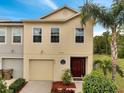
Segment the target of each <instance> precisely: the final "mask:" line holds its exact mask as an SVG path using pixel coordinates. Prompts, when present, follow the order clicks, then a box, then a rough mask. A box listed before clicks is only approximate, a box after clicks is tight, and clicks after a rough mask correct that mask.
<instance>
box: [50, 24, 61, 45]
mask: <svg viewBox="0 0 124 93" xmlns="http://www.w3.org/2000/svg"><path fill="white" fill-rule="evenodd" d="M53 28H58V29H59V41H58V42H52V38H51V37H52V29H53ZM60 30H61V29H60V27H57V26H53V27H51V28H50V43H52V44H59V43H60V32H61V31H60Z"/></svg>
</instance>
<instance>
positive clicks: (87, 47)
mask: <svg viewBox="0 0 124 93" xmlns="http://www.w3.org/2000/svg"><path fill="white" fill-rule="evenodd" d="M80 20H81V19H80V16H78V17H76V18H74V19H71V20H69V21H67V22H65V23H36V22H35V23H24V78H26V79H27V80H29V71H30V70H29V60H30V59H47V60H48V59H49V60H54V79H53V80H61V76H62V73H63V70H65V69H67V68H70V57H87V62H86V73H87V74H88V73H90V72H91V70H92V62H93V32H92V31H93V26H92V22H91V21H89V22H87V23H86V26H84V29H85V31H84V33H85V41H84V43H75V28H77V27H82V26H81V23H80ZM33 27H41V28H42V29H43V32H42V36H43V37H42V43H37V44H36V43H33V40H32V28H33ZM51 27H59V28H60V42H59V43H51V42H50V35H51ZM61 59H65V60H66V62H67V63H66V64H65V65H61V64H60V62H59V61H60V60H61ZM43 75H44V74H43Z"/></svg>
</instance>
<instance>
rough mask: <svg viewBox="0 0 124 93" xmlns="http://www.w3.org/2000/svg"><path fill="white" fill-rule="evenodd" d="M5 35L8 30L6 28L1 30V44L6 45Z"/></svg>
mask: <svg viewBox="0 0 124 93" xmlns="http://www.w3.org/2000/svg"><path fill="white" fill-rule="evenodd" d="M5 33H6V29H5V28H0V43H5V38H6V37H5Z"/></svg>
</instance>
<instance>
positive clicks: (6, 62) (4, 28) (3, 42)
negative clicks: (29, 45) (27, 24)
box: [0, 21, 23, 78]
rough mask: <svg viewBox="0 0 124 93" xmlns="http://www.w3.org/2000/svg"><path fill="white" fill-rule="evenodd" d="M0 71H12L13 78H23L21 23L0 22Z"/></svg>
mask: <svg viewBox="0 0 124 93" xmlns="http://www.w3.org/2000/svg"><path fill="white" fill-rule="evenodd" d="M0 69H13V78H19V77H23V25H22V22H12V21H11V22H9V21H7V22H0Z"/></svg>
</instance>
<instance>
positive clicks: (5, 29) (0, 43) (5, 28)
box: [0, 27, 7, 45]
mask: <svg viewBox="0 0 124 93" xmlns="http://www.w3.org/2000/svg"><path fill="white" fill-rule="evenodd" d="M0 29H4V31H5V42H4V43H2V42H0V45H5V44H6V43H7V27H1V28H0Z"/></svg>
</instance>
